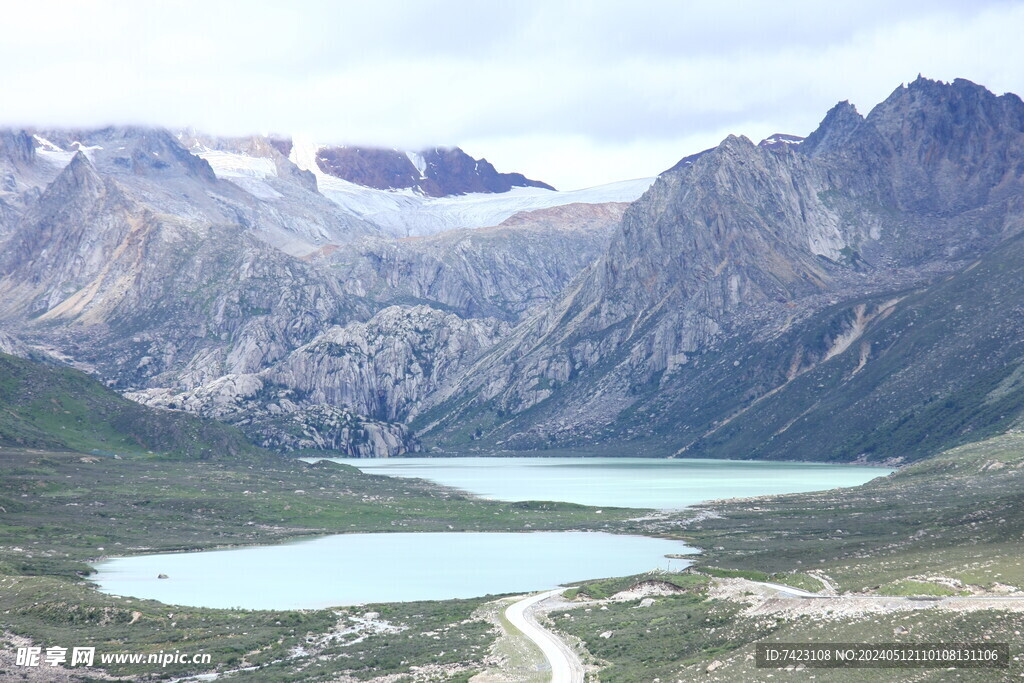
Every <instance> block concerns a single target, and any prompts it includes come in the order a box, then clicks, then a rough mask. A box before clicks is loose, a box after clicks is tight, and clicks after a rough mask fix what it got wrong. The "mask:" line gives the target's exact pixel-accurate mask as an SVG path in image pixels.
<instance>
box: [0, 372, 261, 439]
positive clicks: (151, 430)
mask: <svg viewBox="0 0 1024 683" xmlns="http://www.w3.org/2000/svg"><path fill="white" fill-rule="evenodd" d="M0 446H11V447H23V448H44V449H51V450H68V451H79V452H91V451H100V452H103V453H121V454H123V453H145V452H150V451H152V452H156V453H162V454H167V455H174V456H179V457H185V458H190V459H195V458H199V459H210V458H217V457H225V456H239V455H244V454H255V453H257V452H258V451H257V449H256V448H255V447H253V446H251V445H250V444H249V443H248V442H247V441H246V440H245V438H244V437H243V436H242V435H241V433H239V432H238V431H237V430H235V429H234V428H231V427H228V426H225V425H222V424H220V423H217V422H213V421H210V420H201V419H198V418H195V417H192V416H190V415H185V414H183V413H173V412H168V411H163V410H155V409H152V408H148V407H146V406H142V405H139V404H137V403H134V402H132V401H129V400H127V399H125V398H123V397H121V396H119V395H118V394H117V393H115V392H113V391H111V390H110V389H108V388H106V387H105V386H103V385H102V384H100V383H99V382H98V381H96V380H95V379H93V378H92V377H90V376H89V375H86V374H85V373H82V372H79V371H77V370H74V369H72V368H67V367H59V366H53V365H47V364H44V363H38V362H34V361H30V360H25V359H23V358H16V357H14V356H9V355H6V354H0Z"/></svg>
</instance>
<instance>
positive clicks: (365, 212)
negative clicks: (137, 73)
mask: <svg viewBox="0 0 1024 683" xmlns="http://www.w3.org/2000/svg"><path fill="white" fill-rule="evenodd" d="M36 142H37V144H38V146H37V148H36V153H37V154H38V155H39V156H40V157H41V158H43V159H46V160H47V161H49V162H50V163H52V164H53V165H54V166H55V167H57V168H63V167H64V166H66V165H67V164H68V163H69V162H70V161H71V158H72V157H73V156H74V155H75V152H76V151H77V150H78V149H82V150H83V151H85V152H86V154H88V153H89V152H90V151H91V150H92V149H98V148H89V147H84V146H79V145H76V146H75V149H68V150H65V149H62V148H60V147H59V146H57V145H55V144H54V143H52V142H50V141H49V140H46V139H44V138H42V137H40V136H36ZM322 147H323V146H322V145H318V144H315V143H308V142H302V141H299V140H296V141H295V142H294V144H293V146H292V152H291V156H290V159H291V161H292V162H293V163H294V164H295V165H296V166H298V167H299V168H301V169H303V170H307V171H310V172H312V173H313V174H314V175H315V176H316V180H317V186H318V188H319V190H320V193H321V194H323V195H324V196H325V197H326V198H327V199H329V200H331V201H332V202H334V203H335V204H337V205H338V206H339V207H341V208H342V209H343V210H344V211H345V212H346V213H349V214H351V215H354V216H357V217H359V218H362V219H364V220H366V221H369V222H371V223H373V224H375V225H377V226H378V227H379V228H380V229H381V230H382V231H383V232H384V233H385V234H387V235H390V236H393V237H415V236H423V235H433V234H436V233H439V232H443V231H445V230H454V229H458V228H488V227H492V226H495V225H498V224H500V223H501V222H502V221H504V220H505V219H507V218H509V217H510V216H512V215H513V214H515V213H518V212H520V211H533V210H536V209H547V208H550V207H554V206H564V205H566V204H577V203H579V204H604V203H607V202H632V201H635V200H636V199H639V197H640V195H642V194H643V193H644V192H646V191H647V189H648V188H650V186H651V185H652V184H653V183H654V181H655V178H653V177H652V178H637V179H635V180H623V181H620V182H616V183H610V184H608V185H599V186H597V187H590V188H585V189H582V190H571V191H567V192H557V191H554V190H546V189H544V188H539V187H514V188H512V189H511V190H510V191H509V192H502V193H482V192H481V193H472V194H465V195H459V196H454V197H427V196H424V195H422V194H418V193H416V192H415V191H413V190H377V189H374V188H370V187H364V186H362V185H357V184H355V183H350V182H347V181H345V180H341V179H340V178H335V177H334V176H331V175H328V174H326V173H324V172H323V171H321V170H320V168H319V167H318V166H317V164H316V155H317V152H318V151H319V150H320V149H322ZM190 151H191V152H192V153H193V154H195V155H196V156H199V157H201V158H203V159H205V160H206V161H207V162H208V163H209V164H210V166H211V167H212V168H213V171H214V173H215V174H216V175H217V177H218V178H221V179H224V180H228V181H230V182H232V183H234V184H235V185H238V186H239V187H241V188H242V189H243V190H245V191H246V192H249V193H250V194H252V195H253V196H255V197H256V198H258V199H262V200H274V199H280V198H281V197H282V195H281V193H279V192H278V191H277V190H275V189H274V188H273V187H271V185H270V184H269V183H267V182H266V181H267V179H268V178H274V177H276V176H277V167H276V165H275V163H274V161H273V160H272V159H270V158H268V157H263V156H252V155H248V154H240V153H237V152H232V151H226V150H221V149H210V148H208V147H205V146H196V147H194V148H192V149H191V150H190ZM408 155H409V159H410V161H412V163H413V164H414V165H415V166H416V168H417V169H419V170H420V172H421V173H423V172H424V171H425V170H426V164H425V162H424V161H423V158H422V157H421V156H420V155H418V154H416V153H412V152H410V153H408Z"/></svg>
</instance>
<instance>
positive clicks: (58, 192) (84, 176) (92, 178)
mask: <svg viewBox="0 0 1024 683" xmlns="http://www.w3.org/2000/svg"><path fill="white" fill-rule="evenodd" d="M102 189H103V178H101V177H100V175H99V173H97V172H96V167H95V166H93V163H92V162H91V161H90V160H89V157H87V156H86V155H85V153H84V152H81V151H79V152H75V155H74V156H73V157H71V163H69V164H68V165H67V166H65V167H64V170H63V171H61V172H60V174H59V175H58V176H57V178H56V179H55V180H54V181H53V183H52V184H51V185H50V187H49V188H47V190H46V193H45V195H44V196H45V197H54V196H56V197H58V198H60V199H62V200H67V199H68V197H69V195H79V196H93V197H95V196H97V195H99V193H100V191H101V190H102Z"/></svg>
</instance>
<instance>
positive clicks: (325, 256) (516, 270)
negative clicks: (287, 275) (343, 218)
mask: <svg viewBox="0 0 1024 683" xmlns="http://www.w3.org/2000/svg"><path fill="white" fill-rule="evenodd" d="M626 206H627V205H626V204H625V203H605V204H569V205H566V206H557V207H552V208H549V209H538V210H535V211H524V212H520V213H518V214H516V215H514V216H512V217H511V218H509V219H507V220H505V221H504V222H503V223H501V224H500V225H498V226H497V227H494V228H485V229H477V230H453V231H449V232H444V233H441V234H439V235H433V236H429V237H422V238H409V239H404V240H384V239H380V238H369V239H367V240H363V241H362V242H358V243H356V244H353V245H351V246H349V247H347V248H336V249H335V248H332V249H328V250H325V251H324V252H323V253H322V260H323V262H324V263H325V265H327V266H328V267H329V268H330V270H331V272H332V273H334V274H335V276H336V277H337V278H338V281H339V283H341V286H342V287H343V288H344V289H345V291H346V292H348V293H350V294H352V295H354V296H360V297H369V298H371V299H373V300H375V301H380V302H381V303H383V304H386V305H391V304H408V303H411V302H427V303H429V304H431V305H435V306H439V307H442V308H444V309H445V310H451V311H454V312H456V313H458V315H460V316H462V317H463V318H486V317H497V318H501V319H504V320H510V321H513V320H518V319H519V318H520V317H521V316H522V315H523V314H524V313H525V312H526V311H527V310H529V309H531V308H532V307H534V306H537V305H540V304H543V303H546V302H548V301H551V300H552V299H554V298H555V297H557V296H558V295H559V293H560V292H561V291H562V290H563V289H564V288H565V286H566V285H567V284H568V283H569V282H570V281H572V280H573V278H575V277H576V276H577V275H579V273H580V272H581V271H583V270H584V269H585V268H586V267H587V266H589V265H590V264H591V263H592V262H594V261H596V260H597V259H598V258H599V257H600V256H601V254H603V253H604V251H605V249H606V248H607V246H608V240H609V238H610V236H611V233H612V230H613V229H614V228H615V227H616V226H617V225H618V223H619V221H620V220H621V219H622V213H623V211H624V210H625V208H626Z"/></svg>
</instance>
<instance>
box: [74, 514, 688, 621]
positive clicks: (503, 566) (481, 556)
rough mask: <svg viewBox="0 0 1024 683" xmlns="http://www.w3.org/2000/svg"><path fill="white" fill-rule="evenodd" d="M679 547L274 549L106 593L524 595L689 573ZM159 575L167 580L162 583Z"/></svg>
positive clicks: (299, 600)
mask: <svg viewBox="0 0 1024 683" xmlns="http://www.w3.org/2000/svg"><path fill="white" fill-rule="evenodd" d="M690 552H692V551H691V549H690V548H689V547H688V546H687V545H685V544H684V543H681V542H679V541H669V540H665V539H661V538H645V537H641V536H617V535H614V534H604V533H587V532H534V533H396V534H343V535H339V536H327V537H324V538H317V539H312V540H306V541H297V542H293V543H285V544H282V545H276V546H254V547H247V548H236V549H232V550H213V551H206V552H199V553H170V554H164V555H140V556H138V557H125V558H115V559H110V560H106V561H103V562H100V563H99V564H97V565H96V569H97V571H98V572H99V574H98V575H97V576H95V577H92V578H91V580H92V581H95V582H96V583H98V584H99V585H100V589H101V590H102V591H103V592H105V593H113V594H115V595H128V596H133V597H140V598H151V599H155V600H160V601H161V602H165V603H168V604H173V605H192V606H196V607H244V608H247V609H295V608H317V607H328V606H332V605H351V604H356V603H367V602H401V601H407V600H444V599H450V598H471V597H478V596H482V595H488V594H493V593H518V592H527V591H534V590H541V589H546V588H554V587H555V586H558V585H559V584H563V583H567V582H572V581H580V580H583V579H590V578H601V577H608V576H628V575H630V574H638V573H640V572H645V571H648V570H651V569H658V568H660V569H672V570H674V571H675V570H681V569H683V568H684V567H686V566H687V565H689V564H690V563H689V562H688V561H687V560H680V559H672V560H670V559H667V558H666V557H665V555H666V554H688V553H690ZM158 574H166V575H167V576H168V577H169V578H167V579H158V578H157V575H158Z"/></svg>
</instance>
